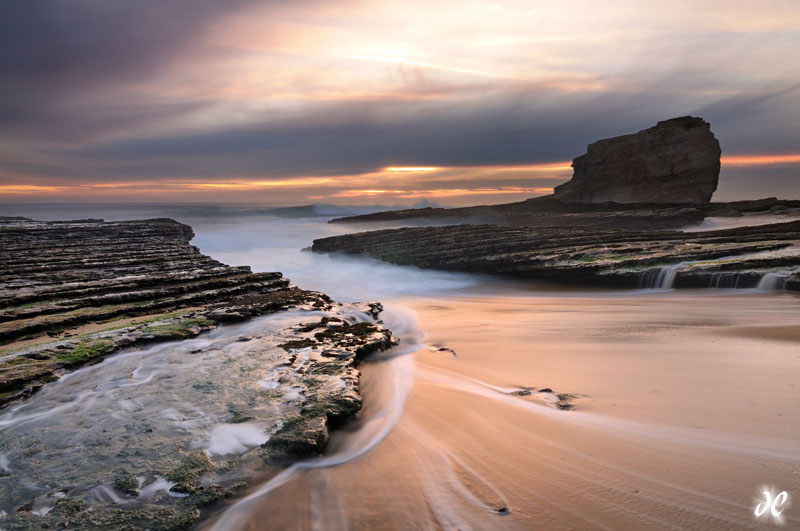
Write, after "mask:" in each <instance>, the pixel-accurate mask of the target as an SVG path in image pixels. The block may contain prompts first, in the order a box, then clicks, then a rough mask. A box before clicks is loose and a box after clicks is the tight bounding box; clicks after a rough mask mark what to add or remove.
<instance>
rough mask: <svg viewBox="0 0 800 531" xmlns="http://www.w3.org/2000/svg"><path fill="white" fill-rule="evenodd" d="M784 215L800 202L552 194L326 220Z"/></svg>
mask: <svg viewBox="0 0 800 531" xmlns="http://www.w3.org/2000/svg"><path fill="white" fill-rule="evenodd" d="M742 215H747V216H749V215H782V216H797V217H800V200H792V199H776V198H774V197H770V198H765V199H755V200H750V201H734V202H729V203H718V202H717V203H708V204H705V205H684V204H682V205H665V204H654V203H635V204H618V203H562V202H561V201H559V200H558V199H555V198H553V196H551V195H550V196H543V197H534V198H531V199H527V200H525V201H520V202H517V203H505V204H501V205H481V206H472V207H460V208H412V209H408V210H389V211H386V212H376V213H374V214H364V215H360V216H350V217H346V218H337V219H332V220H331V221H329V223H363V224H365V225H366V224H369V223H382V224H387V223H392V224H398V225H400V224H415V225H453V224H456V223H472V224H486V223H488V224H495V225H508V226H520V227H581V226H585V227H593V228H604V229H614V228H620V229H633V230H662V229H675V228H680V227H684V226H686V225H691V224H694V223H698V222H700V221H702V220H703V219H704V218H705V217H707V216H715V217H739V216H742Z"/></svg>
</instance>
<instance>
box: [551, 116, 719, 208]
mask: <svg viewBox="0 0 800 531" xmlns="http://www.w3.org/2000/svg"><path fill="white" fill-rule="evenodd" d="M719 157H720V147H719V141H718V140H717V139H716V138H715V137H714V134H713V133H712V132H711V128H710V125H709V124H708V122H706V121H705V120H703V119H702V118H694V117H692V116H684V117H682V118H673V119H671V120H665V121H663V122H658V124H657V125H656V126H655V127H651V128H650V129H645V130H644V131H639V132H638V133H634V134H631V135H623V136H618V137H614V138H606V139H603V140H598V141H597V142H594V143H593V144H590V145H589V148H588V150H587V152H586V153H585V154H584V155H581V156H580V157H576V158H575V159H573V161H572V167H573V168H574V172H573V175H572V179H571V180H570V181H569V182H567V183H565V184H562V185H560V186H557V187H556V188H555V197H556V199H559V200H561V201H565V202H571V203H605V202H609V201H612V202H614V203H695V204H702V203H708V202H709V201H710V200H711V195H712V194H713V193H714V190H716V189H717V181H718V179H719V169H720V161H719Z"/></svg>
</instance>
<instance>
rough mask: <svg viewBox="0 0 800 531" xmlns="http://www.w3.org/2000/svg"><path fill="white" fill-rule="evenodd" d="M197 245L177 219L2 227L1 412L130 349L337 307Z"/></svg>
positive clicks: (9, 223)
mask: <svg viewBox="0 0 800 531" xmlns="http://www.w3.org/2000/svg"><path fill="white" fill-rule="evenodd" d="M193 236H194V233H193V232H192V229H191V228H190V227H189V226H187V225H184V224H182V223H178V222H176V221H174V220H171V219H153V220H145V221H125V222H103V221H102V220H80V221H70V222H37V221H32V220H28V219H25V218H0V284H1V285H2V289H0V349H2V350H0V406H2V405H3V404H5V403H7V402H9V401H11V400H16V399H20V398H25V397H27V396H29V395H30V394H31V393H33V392H34V391H36V390H37V389H39V388H41V387H42V386H43V385H44V384H46V383H47V382H49V381H52V380H53V379H56V378H57V377H58V376H59V375H61V374H63V373H64V372H66V371H69V370H74V369H75V368H77V367H80V366H81V365H84V364H89V363H97V362H99V361H101V360H102V359H103V358H104V357H105V356H107V355H109V354H111V353H112V352H115V351H117V350H119V349H121V348H124V347H129V346H132V345H136V344H141V343H145V342H152V341H157V340H169V339H182V338H186V337H191V336H194V335H197V334H199V333H200V332H202V331H205V330H209V329H211V328H214V327H216V326H218V325H219V324H220V323H229V322H235V321H242V320H244V319H247V318H250V317H253V316H256V315H261V314H265V313H272V312H276V311H281V310H285V309H288V308H292V307H296V306H298V305H313V306H314V307H317V308H320V309H324V308H330V307H331V305H332V304H333V303H332V301H331V300H330V299H329V298H328V297H327V296H325V295H324V294H321V293H316V292H311V291H306V290H302V289H299V288H296V287H292V286H290V285H289V280H288V279H286V278H284V277H283V276H282V275H281V274H280V273H253V272H251V271H250V268H249V267H247V266H243V267H231V266H228V265H225V264H222V263H220V262H218V261H216V260H214V259H213V258H211V257H209V256H206V255H203V254H202V253H200V251H199V250H198V249H197V248H196V247H194V246H192V245H189V241H190V239H191V238H192V237H193Z"/></svg>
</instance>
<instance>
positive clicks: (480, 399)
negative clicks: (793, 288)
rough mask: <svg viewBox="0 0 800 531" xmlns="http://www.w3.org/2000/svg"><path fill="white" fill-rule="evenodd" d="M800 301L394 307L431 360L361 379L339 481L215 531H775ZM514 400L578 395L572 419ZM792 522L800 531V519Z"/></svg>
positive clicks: (404, 303) (287, 492) (797, 427)
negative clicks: (765, 491)
mask: <svg viewBox="0 0 800 531" xmlns="http://www.w3.org/2000/svg"><path fill="white" fill-rule="evenodd" d="M798 302H800V298H798V297H797V296H796V295H790V294H758V293H752V292H750V293H747V292H742V291H741V290H740V291H738V292H733V291H725V290H702V291H685V292H681V291H678V292H666V293H647V294H641V293H640V294H623V295H612V294H603V293H602V292H596V293H592V294H588V293H587V294H578V293H570V294H563V293H562V294H558V295H556V294H554V296H541V295H540V296H529V295H524V296H497V295H491V296H490V295H485V296H461V297H442V298H413V299H401V300H395V301H391V302H390V303H389V304H388V305H387V306H388V311H387V320H388V321H389V323H388V324H389V325H390V326H392V312H393V311H394V312H396V315H401V316H405V314H404V313H403V307H406V308H410V309H411V310H412V311H413V312H415V313H416V315H417V318H418V319H419V326H420V327H421V328H422V329H424V330H425V331H426V333H427V338H426V339H425V341H424V343H425V346H424V347H422V348H420V349H419V350H418V351H417V352H416V353H415V354H413V356H401V357H400V358H396V359H394V360H388V361H382V362H373V363H370V364H367V365H365V366H364V376H363V379H362V392H363V394H364V396H365V403H366V407H365V410H364V411H363V413H362V415H361V417H362V420H360V421H358V422H356V423H354V424H353V425H351V426H349V428H348V430H347V431H345V432H342V433H339V434H337V435H336V436H335V437H334V439H333V441H332V445H331V448H330V451H329V456H330V457H328V459H332V458H335V457H336V456H339V458H340V460H343V461H347V462H346V463H345V464H341V465H339V466H334V467H320V468H312V469H305V470H295V471H294V472H293V473H290V474H288V475H287V476H286V478H285V482H284V481H283V480H282V481H281V482H279V483H280V486H275V488H274V489H273V488H271V487H270V488H267V489H265V488H264V487H263V485H262V487H261V490H262V492H261V494H260V495H257V496H253V498H252V500H251V501H250V502H248V503H245V504H239V505H234V506H232V507H230V508H229V510H228V511H227V512H225V513H224V514H223V518H222V519H221V520H218V521H217V525H218V528H224V527H225V526H227V525H229V524H234V523H235V524H236V525H243V526H244V527H245V528H247V529H279V528H282V529H286V528H314V529H322V528H325V529H343V528H353V529H364V528H380V529H420V528H424V529H437V528H438V529H530V528H536V529H698V530H699V529H720V530H723V529H725V530H728V529H758V528H763V526H764V525H765V524H767V522H766V521H765V520H762V521H757V520H755V519H754V515H753V508H754V507H755V505H756V504H757V502H758V498H759V497H760V496H761V490H762V486H773V487H775V488H777V492H779V491H781V490H786V491H787V492H788V493H789V495H790V497H792V496H795V497H796V496H800V411H799V410H798V408H797V404H798V403H800V400H798V399H800V342H799V341H798V332H797V331H798V330H799V329H800V305H799V304H798ZM395 319H397V316H395ZM432 347H433V348H436V347H447V348H450V349H452V350H453V351H455V353H456V356H454V355H453V354H452V353H450V352H448V351H439V350H433V351H432V350H431V348H432ZM398 364H402V365H398ZM398 370H399V373H400V374H401V376H398ZM412 371H413V372H412ZM404 373H407V374H408V376H407V378H406V379H405V380H404V377H403V376H402V374H404ZM407 386H410V387H407ZM520 387H533V388H535V389H541V388H545V387H547V388H551V389H552V390H553V391H554V392H555V393H575V394H578V395H580V396H579V397H578V398H577V399H576V401H575V404H576V407H575V409H574V410H571V411H562V410H559V409H556V408H554V407H552V406H549V405H547V400H544V399H543V397H544V395H540V394H539V393H536V392H534V393H532V394H531V395H529V396H516V395H514V394H511V393H512V392H513V391H514V390H517V389H519V388H520ZM406 391H408V392H409V395H408V399H407V401H405V407H404V409H402V411H400V412H399V411H398V408H399V407H401V405H402V400H400V401H398V400H397V396H398V393H399V394H400V395H402V394H403V393H404V392H406ZM392 414H395V415H396V416H397V417H398V418H399V420H398V421H397V423H396V426H394V428H393V429H392V430H391V431H390V432H389V434H388V436H386V437H385V438H384V439H380V437H379V436H378V435H379V431H380V430H383V431H388V428H391V423H392V422H393V421H391V419H389V420H387V418H388V417H391V416H392ZM371 434H372V435H375V439H376V440H372V441H371V443H370V444H374V448H372V449H371V451H368V452H364V448H365V446H366V445H367V442H366V441H367V440H369V439H370V435H371ZM359 449H360V450H359ZM359 453H364V455H363V456H361V457H360V458H356V455H358V454H359ZM329 464H333V461H331V462H329ZM320 466H322V465H320ZM253 491H254V492H257V491H258V487H257V488H255V489H253ZM267 491H268V492H267ZM288 507H291V508H292V509H291V510H287V508H288ZM783 516H784V523H785V524H786V525H785V528H789V529H791V528H795V527H800V504H798V503H796V504H795V507H789V508H786V509H785V511H784V515H783ZM234 517H235V518H234ZM772 523H776V522H775V520H773V521H772Z"/></svg>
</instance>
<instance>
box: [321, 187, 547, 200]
mask: <svg viewBox="0 0 800 531" xmlns="http://www.w3.org/2000/svg"><path fill="white" fill-rule="evenodd" d="M550 193H553V189H552V188H522V187H503V188H474V189H468V188H452V189H436V190H344V191H341V192H338V193H336V194H334V195H331V196H329V197H363V196H376V195H387V196H392V197H400V198H406V199H413V198H423V197H426V198H443V197H460V196H468V195H499V194H507V195H508V194H550ZM317 198H321V197H320V196H317Z"/></svg>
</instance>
